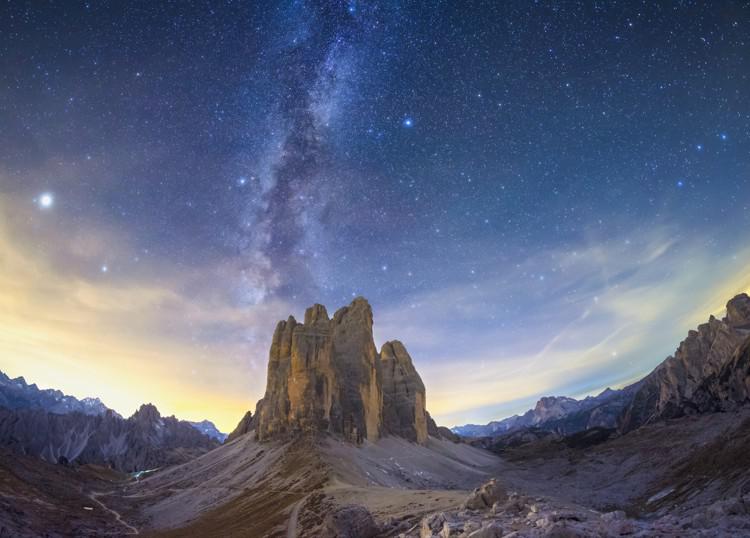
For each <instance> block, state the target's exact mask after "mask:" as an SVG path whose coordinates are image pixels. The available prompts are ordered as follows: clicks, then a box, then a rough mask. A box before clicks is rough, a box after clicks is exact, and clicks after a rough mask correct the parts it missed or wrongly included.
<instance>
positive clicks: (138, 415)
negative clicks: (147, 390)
mask: <svg viewBox="0 0 750 538" xmlns="http://www.w3.org/2000/svg"><path fill="white" fill-rule="evenodd" d="M130 418H131V419H132V420H135V421H137V422H140V423H146V424H149V423H153V422H156V421H158V420H159V419H160V418H161V413H159V410H158V409H157V408H156V406H155V405H154V404H151V403H147V404H143V405H141V407H139V408H138V411H136V412H135V413H133V416H132V417H130Z"/></svg>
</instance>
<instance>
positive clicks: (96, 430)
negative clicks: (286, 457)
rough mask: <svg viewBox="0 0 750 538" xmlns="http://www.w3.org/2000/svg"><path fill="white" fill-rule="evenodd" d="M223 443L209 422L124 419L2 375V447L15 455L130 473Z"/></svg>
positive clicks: (151, 414)
mask: <svg viewBox="0 0 750 538" xmlns="http://www.w3.org/2000/svg"><path fill="white" fill-rule="evenodd" d="M225 439H226V434H224V433H222V432H220V431H219V430H218V429H217V428H216V426H215V425H214V424H213V423H212V422H210V421H208V420H204V421H202V422H187V421H181V420H178V419H177V418H175V417H162V416H161V414H160V413H159V411H158V410H157V409H156V407H155V406H153V405H151V404H145V405H142V406H141V407H140V409H139V410H138V411H136V412H135V413H134V414H133V416H131V417H130V418H128V419H124V418H123V417H122V416H120V415H119V414H118V413H116V412H115V411H113V410H112V409H110V408H108V407H107V406H106V405H104V403H102V401H101V400H99V399H98V398H83V399H81V400H79V399H77V398H75V397H74V396H68V395H65V394H63V393H62V392H61V391H59V390H55V389H39V387H37V386H36V384H33V383H32V384H28V383H27V382H26V380H25V379H24V378H23V377H18V378H15V379H11V378H9V377H8V376H7V375H5V374H4V373H2V372H0V445H2V446H6V447H9V448H10V449H11V450H13V451H14V452H16V453H19V454H27V455H34V456H38V457H41V458H43V459H45V460H47V461H49V462H52V463H60V462H63V463H65V462H76V463H101V464H107V465H110V466H112V467H113V468H116V469H118V470H122V471H128V472H130V471H139V470H144V469H150V468H154V467H160V466H163V465H168V464H174V463H182V462H184V461H187V460H188V459H191V458H193V457H195V456H198V455H200V454H202V453H204V452H206V451H207V450H210V449H211V448H214V447H216V446H218V445H219V444H220V443H222V442H223V441H224V440H225Z"/></svg>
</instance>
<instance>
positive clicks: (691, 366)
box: [620, 293, 750, 432]
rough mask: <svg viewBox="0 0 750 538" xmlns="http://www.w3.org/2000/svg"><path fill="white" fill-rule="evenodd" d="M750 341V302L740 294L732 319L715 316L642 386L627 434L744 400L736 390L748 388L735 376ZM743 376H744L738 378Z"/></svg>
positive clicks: (627, 418)
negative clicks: (741, 348)
mask: <svg viewBox="0 0 750 538" xmlns="http://www.w3.org/2000/svg"><path fill="white" fill-rule="evenodd" d="M748 335H750V297H748V295H747V294H744V293H743V294H740V295H737V296H736V297H734V298H733V299H732V300H730V301H729V302H728V303H727V315H726V316H725V317H724V318H723V319H721V320H719V319H717V318H715V317H714V316H711V317H710V318H709V320H708V322H707V323H704V324H702V325H700V326H698V328H697V330H694V331H690V332H689V333H688V336H687V338H685V340H683V341H682V342H681V343H680V346H679V347H678V348H677V351H676V352H675V354H674V356H671V357H668V358H667V359H666V360H665V361H664V362H662V363H661V364H660V365H659V366H658V367H657V368H656V369H655V370H654V371H653V372H651V373H650V374H649V375H648V376H646V378H644V379H643V380H642V384H641V386H640V388H639V390H638V391H637V392H636V394H635V395H634V398H633V401H632V402H631V404H630V405H629V406H628V407H627V408H626V410H625V411H624V413H623V416H622V420H621V424H620V428H621V430H622V431H624V432H627V431H630V430H633V429H635V428H637V427H639V426H641V425H643V424H648V423H650V422H653V421H655V420H661V419H667V418H676V417H680V416H683V415H688V414H695V413H700V412H705V411H706V410H712V409H720V408H722V407H724V406H726V405H728V403H731V401H732V400H736V399H737V398H739V395H735V394H734V392H733V387H734V388H737V387H740V386H741V385H742V383H743V381H742V379H741V378H737V376H736V375H735V372H736V371H737V370H738V368H739V370H741V368H740V363H741V359H740V358H739V355H738V354H737V353H735V352H736V351H737V350H738V348H739V346H740V345H741V344H742V343H743V341H744V340H745V339H746V338H747V337H748ZM738 375H740V376H742V374H741V372H740V373H739V374H738Z"/></svg>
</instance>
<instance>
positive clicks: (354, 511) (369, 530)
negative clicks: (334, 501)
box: [321, 504, 380, 538]
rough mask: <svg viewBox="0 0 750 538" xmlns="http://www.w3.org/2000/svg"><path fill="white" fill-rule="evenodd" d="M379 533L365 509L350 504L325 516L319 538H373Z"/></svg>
mask: <svg viewBox="0 0 750 538" xmlns="http://www.w3.org/2000/svg"><path fill="white" fill-rule="evenodd" d="M379 532H380V529H379V528H378V525H377V523H376V522H375V519H374V518H373V517H372V514H371V513H370V512H369V510H367V508H365V507H364V506H359V505H356V504H350V505H344V506H340V507H337V508H336V509H334V510H333V511H331V512H329V513H328V514H327V515H326V517H325V521H324V528H323V532H322V534H321V538H373V537H375V536H377V535H378V533H379Z"/></svg>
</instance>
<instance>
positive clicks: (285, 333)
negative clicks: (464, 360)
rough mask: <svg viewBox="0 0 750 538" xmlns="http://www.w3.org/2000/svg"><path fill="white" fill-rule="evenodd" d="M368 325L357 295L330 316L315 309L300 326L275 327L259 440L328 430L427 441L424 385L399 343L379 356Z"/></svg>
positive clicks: (353, 437) (358, 437)
mask: <svg viewBox="0 0 750 538" xmlns="http://www.w3.org/2000/svg"><path fill="white" fill-rule="evenodd" d="M372 325H373V318H372V309H371V308H370V305H369V303H368V302H367V301H366V300H365V299H364V298H362V297H358V298H356V299H355V300H354V301H353V302H352V303H351V304H350V305H349V306H345V307H343V308H341V309H339V310H337V311H336V313H335V314H334V315H333V317H332V318H329V317H328V312H327V311H326V308H325V307H324V306H322V305H319V304H316V305H314V306H312V307H310V308H308V309H307V311H306V312H305V319H304V322H303V323H298V322H297V320H295V319H294V317H289V319H287V320H286V321H281V322H279V323H278V325H277V326H276V330H275V332H274V336H273V341H272V344H271V350H270V353H269V360H268V378H267V384H266V393H265V396H264V397H263V399H262V400H261V401H260V402H258V406H257V407H256V413H255V430H256V434H257V436H258V439H260V440H265V439H270V438H274V437H279V436H282V437H283V436H288V435H297V434H299V433H315V432H329V433H332V434H335V435H339V436H341V437H343V438H344V439H346V440H348V441H351V442H355V443H361V442H363V441H364V440H369V441H374V440H376V439H378V438H380V437H381V436H383V435H397V436H400V437H404V438H406V439H409V440H411V441H415V442H418V443H424V442H426V441H427V437H428V423H427V413H426V409H425V389H424V384H423V383H422V380H421V378H420V377H419V374H418V373H417V371H416V369H415V368H414V364H413V363H412V360H411V357H410V356H409V354H408V352H407V351H406V348H405V347H404V346H403V344H401V343H400V342H398V341H393V342H387V343H386V344H385V345H384V346H383V349H382V350H381V352H380V353H378V351H377V349H376V348H375V342H374V340H373V336H372Z"/></svg>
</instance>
